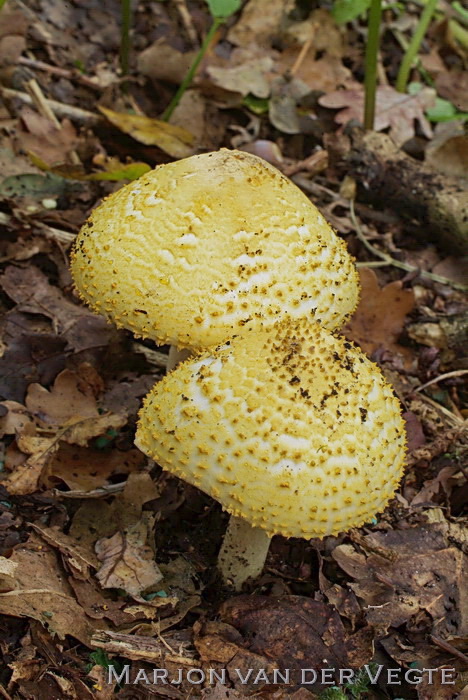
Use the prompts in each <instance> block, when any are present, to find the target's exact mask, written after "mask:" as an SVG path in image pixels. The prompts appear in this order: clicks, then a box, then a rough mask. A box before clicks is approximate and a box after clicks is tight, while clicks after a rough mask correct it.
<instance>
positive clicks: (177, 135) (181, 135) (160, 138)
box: [99, 107, 194, 158]
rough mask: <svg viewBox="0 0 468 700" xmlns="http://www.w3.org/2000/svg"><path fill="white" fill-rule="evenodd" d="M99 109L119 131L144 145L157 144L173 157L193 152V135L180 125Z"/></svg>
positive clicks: (180, 156) (184, 156)
mask: <svg viewBox="0 0 468 700" xmlns="http://www.w3.org/2000/svg"><path fill="white" fill-rule="evenodd" d="M99 110H100V111H101V112H102V113H103V114H104V116H105V117H106V118H107V119H108V120H109V121H110V122H111V124H113V125H114V126H116V127H117V128H118V129H120V131H123V132H124V133H125V134H129V135H130V136H131V137H132V138H134V139H135V140H136V141H139V142H140V143H144V144H145V145H146V146H158V148H160V149H161V150H162V151H164V152H165V153H168V154H169V155H170V156H172V157H173V158H187V156H191V155H193V153H194V148H193V142H194V139H193V135H192V134H191V133H190V132H189V131H187V129H184V128H183V127H181V126H173V125H172V124H168V123H167V122H163V121H161V120H159V119H152V118H151V117H144V116H141V115H139V114H125V113H123V112H114V111H113V110H112V109H107V108H106V107H99Z"/></svg>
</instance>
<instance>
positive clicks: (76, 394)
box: [25, 369, 99, 426]
mask: <svg viewBox="0 0 468 700" xmlns="http://www.w3.org/2000/svg"><path fill="white" fill-rule="evenodd" d="M25 403H26V406H27V408H28V410H29V411H30V412H31V413H32V415H33V416H35V417H36V418H37V420H39V421H40V422H41V423H42V424H43V425H46V426H49V425H53V426H62V425H65V424H66V423H68V421H71V420H75V419H76V420H78V419H82V418H97V417H98V416H99V411H98V408H97V404H96V398H95V396H94V394H93V391H92V387H91V386H90V385H89V384H88V383H87V382H84V381H83V379H82V378H81V377H80V376H79V375H78V374H77V373H76V372H72V371H71V370H69V369H65V370H63V372H60V374H59V375H58V376H57V378H56V379H55V382H54V385H53V387H52V389H51V390H50V391H49V390H48V389H45V388H44V387H43V386H41V385H40V384H30V385H29V388H28V393H27V395H26V400H25Z"/></svg>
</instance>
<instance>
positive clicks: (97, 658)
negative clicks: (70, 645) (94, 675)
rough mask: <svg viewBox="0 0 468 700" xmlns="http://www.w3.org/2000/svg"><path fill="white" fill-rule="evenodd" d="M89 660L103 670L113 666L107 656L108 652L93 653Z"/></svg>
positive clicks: (100, 650)
mask: <svg viewBox="0 0 468 700" xmlns="http://www.w3.org/2000/svg"><path fill="white" fill-rule="evenodd" d="M89 658H90V659H91V661H92V662H93V663H94V664H95V665H96V666H102V667H103V668H109V666H110V665H111V660H110V659H109V657H108V656H107V654H106V652H105V651H103V650H102V649H98V650H97V651H92V652H91V654H90V655H89Z"/></svg>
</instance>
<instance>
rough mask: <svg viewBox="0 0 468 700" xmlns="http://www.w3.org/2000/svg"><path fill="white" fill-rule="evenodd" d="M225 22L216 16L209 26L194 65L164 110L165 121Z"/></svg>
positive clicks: (163, 117)
mask: <svg viewBox="0 0 468 700" xmlns="http://www.w3.org/2000/svg"><path fill="white" fill-rule="evenodd" d="M223 22H224V18H222V17H215V18H214V19H213V24H212V25H211V27H210V28H209V30H208V33H207V35H206V36H205V38H204V40H203V43H202V45H201V46H200V50H199V51H198V53H197V55H196V56H195V59H194V61H193V63H192V65H191V66H190V68H189V69H188V71H187V75H186V76H185V78H184V79H183V81H182V82H181V84H180V86H179V89H178V90H177V92H176V94H175V95H174V97H173V98H172V100H171V101H170V103H169V105H168V107H166V109H165V110H164V112H163V114H162V116H161V119H162V120H163V121H165V122H167V121H169V119H170V118H171V116H172V113H173V112H174V110H175V108H176V107H177V105H178V104H179V102H180V100H181V98H182V95H183V94H184V92H185V91H186V90H187V88H188V87H189V86H190V84H191V82H192V80H193V78H194V75H195V73H196V72H197V68H198V66H199V65H200V63H201V60H202V58H203V56H204V55H205V53H206V52H207V50H208V47H209V45H210V44H211V42H212V40H213V37H214V35H215V34H216V32H217V30H218V29H219V27H220V26H221V25H222V24H223Z"/></svg>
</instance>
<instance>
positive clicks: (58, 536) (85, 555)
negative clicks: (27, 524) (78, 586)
mask: <svg viewBox="0 0 468 700" xmlns="http://www.w3.org/2000/svg"><path fill="white" fill-rule="evenodd" d="M32 528H33V529H34V530H35V531H36V532H37V533H38V534H39V535H40V536H41V537H42V539H43V540H45V541H46V542H47V544H49V545H51V546H52V547H54V548H55V549H58V550H59V552H60V553H61V554H62V556H63V558H64V560H65V562H66V563H67V565H68V567H69V568H70V569H71V571H72V573H73V575H74V576H75V578H78V579H83V580H86V579H88V578H89V575H90V571H89V570H90V568H93V569H97V568H98V566H99V562H98V560H97V558H96V556H95V555H94V553H92V552H90V551H89V550H88V549H87V548H86V547H83V546H82V545H81V544H80V543H79V542H77V541H76V540H75V539H74V538H73V537H71V536H70V535H66V534H65V533H64V532H62V531H61V530H60V529H59V528H58V527H41V526H40V525H37V524H34V523H33V524H32Z"/></svg>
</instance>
